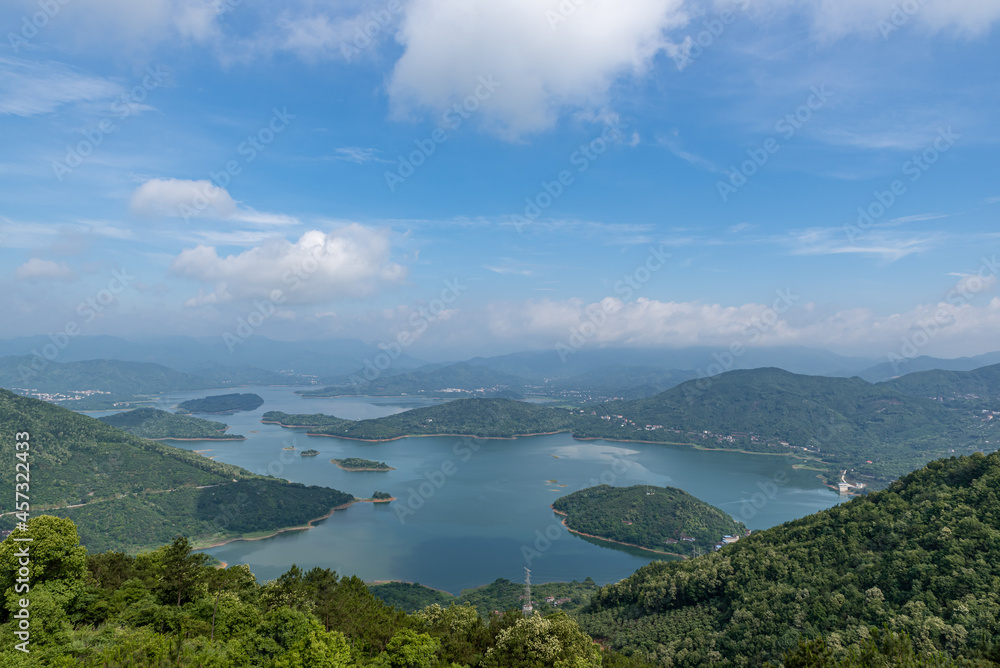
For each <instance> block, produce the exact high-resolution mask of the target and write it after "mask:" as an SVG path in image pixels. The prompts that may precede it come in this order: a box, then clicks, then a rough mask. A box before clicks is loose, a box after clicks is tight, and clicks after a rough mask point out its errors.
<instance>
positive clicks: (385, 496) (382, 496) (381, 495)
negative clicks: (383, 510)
mask: <svg viewBox="0 0 1000 668" xmlns="http://www.w3.org/2000/svg"><path fill="white" fill-rule="evenodd" d="M393 498H395V497H393V495H392V494H389V493H387V492H372V501H374V502H376V503H386V502H388V501H392V500H393Z"/></svg>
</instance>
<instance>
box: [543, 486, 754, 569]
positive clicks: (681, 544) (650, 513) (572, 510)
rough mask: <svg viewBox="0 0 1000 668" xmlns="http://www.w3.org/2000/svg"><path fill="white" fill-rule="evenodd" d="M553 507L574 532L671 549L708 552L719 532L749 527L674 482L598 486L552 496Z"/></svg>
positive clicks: (730, 533) (733, 532) (734, 532)
mask: <svg viewBox="0 0 1000 668" xmlns="http://www.w3.org/2000/svg"><path fill="white" fill-rule="evenodd" d="M552 507H553V508H554V509H555V510H556V511H558V512H560V513H563V514H565V515H566V526H568V527H569V528H570V529H572V530H574V531H579V532H581V533H585V534H589V535H592V536H597V537H600V538H605V539H608V540H614V541H618V542H620V543H629V544H631V545H638V546H639V547H644V548H647V549H650V550H658V551H660V552H671V553H674V554H683V555H690V554H693V553H695V550H697V551H698V552H700V553H701V554H704V553H706V552H710V551H712V550H713V549H715V545H716V543H718V542H719V541H721V540H722V537H723V536H738V537H742V536H743V535H744V533H745V532H746V529H747V528H746V526H745V525H744V524H743V523H742V522H737V521H736V520H734V519H733V518H732V517H730V516H729V515H728V514H727V513H726V512H725V511H723V510H720V509H719V508H716V507H715V506H712V505H709V504H707V503H705V502H704V501H702V500H701V499H698V498H696V497H694V496H691V495H690V494H688V493H687V492H685V491H683V490H680V489H677V488H675V487H655V486H653V485H634V486H632V487H611V486H610V485H598V486H596V487H588V488H587V489H581V490H580V491H578V492H573V493H572V494H569V495H567V496H564V497H561V498H559V499H556V500H555V502H554V503H553V504H552Z"/></svg>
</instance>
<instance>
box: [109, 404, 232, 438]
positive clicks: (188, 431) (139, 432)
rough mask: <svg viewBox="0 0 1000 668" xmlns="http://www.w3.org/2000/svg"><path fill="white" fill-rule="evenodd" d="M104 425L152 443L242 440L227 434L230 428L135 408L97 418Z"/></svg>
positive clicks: (192, 418) (158, 411) (221, 424)
mask: <svg viewBox="0 0 1000 668" xmlns="http://www.w3.org/2000/svg"><path fill="white" fill-rule="evenodd" d="M98 420H100V421H101V422H103V423H104V424H109V425H111V426H112V427H115V428H116V429H121V430H122V431H127V432H128V433H130V434H132V435H133V436H138V437H140V438H149V439H153V440H164V439H205V440H228V441H238V440H245V439H246V437H245V436H241V435H240V434H227V433H226V430H227V429H229V425H227V424H225V423H223V422H213V421H211V420H204V419H202V418H196V417H190V416H188V415H177V414H176V413H168V412H167V411H161V410H158V409H156V408H137V409H136V410H134V411H126V412H124V413H115V414H114V415H108V416H106V417H102V418H98Z"/></svg>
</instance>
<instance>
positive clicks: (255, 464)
mask: <svg viewBox="0 0 1000 668" xmlns="http://www.w3.org/2000/svg"><path fill="white" fill-rule="evenodd" d="M227 391H229V392H232V391H233V390H219V391H217V392H204V391H201V392H183V393H174V394H169V395H164V396H163V397H161V398H160V399H159V402H158V407H160V408H164V409H169V408H170V407H172V406H174V405H176V404H177V403H178V402H180V401H184V400H186V399H190V398H196V397H200V396H205V395H206V394H224V393H226V392H227ZM239 391H240V392H255V393H257V394H259V395H261V396H262V397H263V398H264V400H265V401H264V405H263V406H262V407H261V408H259V409H257V410H255V411H251V412H246V413H238V414H236V415H227V416H203V417H209V418H210V419H214V420H218V421H222V422H226V423H227V424H229V425H230V432H233V433H240V434H243V435H245V436H247V437H248V440H246V441H230V442H221V443H218V442H214V443H213V442H177V443H174V445H177V446H179V447H183V448H187V449H190V450H199V451H202V450H207V451H208V452H206V453H205V454H206V456H211V457H214V458H215V459H216V460H218V461H223V462H227V463H230V464H236V465H238V466H242V467H244V468H246V469H249V470H251V471H254V472H258V473H268V474H271V475H275V476H278V477H282V478H286V479H288V480H291V481H294V482H301V483H305V484H311V485H325V486H328V487H334V488H336V489H340V490H343V491H346V492H349V493H351V494H354V495H355V496H358V497H368V496H370V495H371V494H372V492H373V491H375V490H379V491H384V492H389V493H391V494H392V495H393V496H395V497H397V500H396V501H393V502H392V503H390V504H371V503H357V504H354V505H353V506H351V507H350V508H348V509H346V510H342V511H338V512H336V513H335V514H334V515H333V516H332V517H330V518H329V519H326V520H323V521H322V522H319V523H317V524H316V525H315V527H314V528H313V529H311V530H309V531H298V532H290V533H286V534H281V535H279V536H275V537H272V538H267V539H263V540H257V541H237V542H234V543H230V544H228V545H224V546H220V547H216V548H212V549H209V550H206V551H207V552H208V553H209V554H212V555H213V556H215V557H217V558H218V559H221V560H222V561H225V562H228V563H230V564H233V563H246V564H249V565H250V567H251V569H252V570H253V572H254V573H255V574H256V575H257V576H258V578H260V579H271V578H275V577H277V576H278V575H280V574H281V573H283V572H284V571H286V570H287V569H288V567H289V566H291V565H292V563H296V564H298V565H299V566H300V567H304V568H311V567H313V566H322V567H324V568H331V569H333V570H336V571H337V572H338V573H341V574H344V575H358V576H360V577H362V578H364V579H365V580H405V581H410V582H419V583H421V584H425V585H428V586H431V587H436V588H438V589H444V590H446V591H450V592H452V593H458V592H459V591H460V590H462V589H464V588H467V587H474V586H478V585H482V584H486V583H489V582H492V581H493V580H495V579H496V578H498V577H503V578H508V579H511V580H520V579H521V578H522V577H523V575H524V567H525V566H528V567H530V568H531V571H532V580H533V581H536V582H549V581H566V580H574V579H575V580H582V579H584V578H586V577H587V576H590V577H592V578H594V580H595V581H597V582H598V583H599V584H604V583H608V582H616V581H618V580H620V579H622V578H624V577H627V576H628V575H630V574H631V573H632V572H634V571H635V570H636V569H637V568H639V567H640V566H642V565H644V564H646V563H648V562H649V561H651V560H653V559H654V558H657V556H656V555H654V554H652V553H648V552H644V551H642V550H636V549H630V548H625V547H617V546H616V547H612V546H610V545H608V544H602V543H599V542H597V541H592V540H587V539H584V538H581V537H579V536H574V535H572V534H570V533H569V532H567V531H566V530H565V529H563V528H562V526H561V524H560V523H559V520H558V517H557V516H556V515H555V514H554V513H553V512H552V510H551V509H550V508H549V505H550V504H551V503H552V501H554V500H555V499H556V498H558V497H559V496H562V495H564V494H568V493H570V492H573V491H576V490H579V489H582V488H584V487H589V486H591V485H595V484H600V483H602V482H603V483H607V484H612V485H622V486H624V485H633V484H640V483H643V484H653V485H670V486H673V487H679V488H681V489H683V490H685V491H687V492H689V493H691V494H693V495H695V496H697V497H698V498H700V499H702V500H704V501H707V502H708V503H711V504H713V505H716V506H718V507H720V508H722V509H723V510H725V511H727V512H728V513H730V514H731V515H732V516H733V517H735V518H736V519H739V520H741V521H743V522H745V523H746V524H747V526H749V527H750V528H751V529H763V528H767V527H769V526H774V525H776V524H780V523H781V522H785V521H788V520H792V519H796V518H799V517H803V516H805V515H808V514H810V513H813V512H816V511H818V510H822V509H824V508H829V507H830V506H833V505H835V504H837V503H838V502H839V501H840V497H839V496H838V495H837V494H836V493H835V492H833V491H832V490H830V489H828V488H826V487H824V486H823V485H822V484H821V482H820V481H819V480H818V479H817V478H816V477H815V474H814V473H809V472H805V471H795V470H793V469H792V468H791V464H792V460H791V458H789V457H777V456H765V455H747V454H741V453H735V452H707V451H700V450H693V449H691V448H687V447H683V446H669V445H654V444H645V443H612V442H607V441H577V440H574V439H573V438H572V437H571V436H569V435H568V434H556V435H550V436H532V437H526V438H518V439H511V440H476V439H470V438H461V437H425V438H406V439H400V440H398V441H391V442H387V443H363V442H358V441H348V440H342V439H337V438H327V437H312V436H306V435H305V433H304V430H297V429H284V428H281V427H278V426H276V425H265V424H261V423H260V417H261V415H262V414H263V413H264V412H266V411H269V410H280V411H285V412H288V413H326V414H329V415H336V416H337V417H342V418H349V419H363V418H371V417H379V416H383V415H391V414H394V413H398V412H400V411H403V410H409V409H411V408H416V407H419V406H426V405H430V404H433V403H439V402H437V401H434V400H428V399H422V398H416V397H414V398H408V397H403V398H382V397H379V398H371V397H344V398H340V399H303V398H302V397H300V396H297V395H295V394H294V393H293V391H294V388H279V387H250V388H240V389H239ZM252 432H257V433H252ZM286 445H293V446H295V447H296V448H297V449H298V450H304V449H307V448H313V449H316V450H319V452H320V454H319V456H317V457H309V458H303V457H301V456H300V455H299V454H298V452H296V451H286V450H282V448H283V447H284V446H286ZM344 457H363V458H366V459H374V460H378V461H384V462H386V463H387V464H389V466H393V467H395V469H396V470H394V471H389V472H349V471H342V470H340V469H338V468H337V467H336V466H335V465H334V464H332V463H330V459H331V458H338V459H339V458H344ZM550 480H555V481H556V482H555V483H551V482H548V481H550Z"/></svg>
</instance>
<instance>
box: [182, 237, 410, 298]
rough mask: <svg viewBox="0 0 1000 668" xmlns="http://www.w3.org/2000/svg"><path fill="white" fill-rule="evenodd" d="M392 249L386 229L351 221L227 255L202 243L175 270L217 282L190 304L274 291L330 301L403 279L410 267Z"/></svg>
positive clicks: (287, 296)
mask: <svg viewBox="0 0 1000 668" xmlns="http://www.w3.org/2000/svg"><path fill="white" fill-rule="evenodd" d="M391 250H392V249H391V245H390V242H389V238H388V235H387V233H385V232H382V231H377V230H373V229H371V228H367V227H364V226H361V225H358V224H351V225H347V226H346V227H342V228H340V229H337V230H334V231H332V232H330V233H329V234H325V233H323V232H320V231H317V230H313V231H310V232H306V233H305V234H303V235H302V237H301V238H300V239H299V240H298V241H296V242H295V243H291V242H289V241H287V240H285V239H273V240H271V241H267V242H264V243H263V244H261V245H260V246H257V247H255V248H251V249H250V250H247V251H245V252H243V253H240V254H238V255H228V256H225V257H220V256H219V254H218V253H217V251H216V249H215V248H214V247H212V246H197V247H195V248H191V249H187V250H185V251H183V252H181V254H180V255H178V256H177V257H176V258H175V259H174V261H173V264H172V266H171V273H173V274H174V275H176V276H181V277H185V278H191V279H194V280H198V281H202V282H205V283H211V284H213V285H214V290H213V291H212V292H210V293H208V294H205V293H204V292H200V293H199V295H198V296H197V297H195V298H193V299H192V300H190V301H189V302H188V305H189V306H194V305H200V304H213V303H222V302H227V301H231V300H234V299H249V298H258V297H265V298H266V297H270V296H271V293H272V291H274V290H281V292H282V295H283V296H284V298H285V299H287V301H288V302H289V303H325V302H329V301H333V300H336V299H340V298H343V297H364V296H367V295H371V294H373V293H375V292H377V291H378V290H379V289H381V288H383V287H385V286H387V285H393V284H397V283H399V282H401V281H402V280H403V279H404V278H405V277H406V269H405V268H404V267H402V266H401V265H399V264H396V263H394V262H392V261H391V259H390V253H391Z"/></svg>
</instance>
